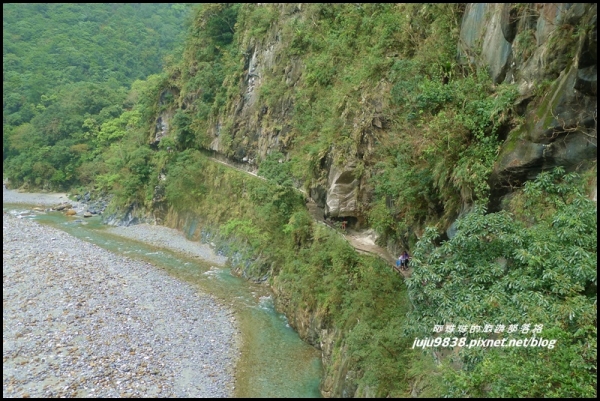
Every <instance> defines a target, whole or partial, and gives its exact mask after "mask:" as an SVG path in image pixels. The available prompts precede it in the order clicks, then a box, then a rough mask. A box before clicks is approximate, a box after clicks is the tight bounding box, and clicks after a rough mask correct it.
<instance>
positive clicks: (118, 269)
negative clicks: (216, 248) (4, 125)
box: [2, 190, 239, 397]
mask: <svg viewBox="0 0 600 401" xmlns="http://www.w3.org/2000/svg"><path fill="white" fill-rule="evenodd" d="M7 192H8V193H9V195H8V196H7ZM10 192H13V191H6V190H5V191H4V199H3V200H4V202H11V203H29V204H44V205H48V204H56V203H57V200H58V201H62V199H64V198H60V196H61V195H59V194H54V195H53V197H50V198H49V197H48V196H47V195H48V194H38V195H39V196H38V197H37V198H36V199H35V200H34V201H31V200H32V199H34V196H35V195H32V196H25V197H26V198H27V199H26V200H25V201H21V202H18V200H19V199H22V198H23V196H21V195H24V194H17V195H18V196H17V195H14V196H13V195H10ZM62 196H64V195H62ZM155 228H156V226H150V227H143V228H137V229H134V230H130V232H132V233H135V232H137V233H138V234H137V236H138V239H142V238H139V237H140V236H141V237H144V236H145V237H152V238H146V239H147V240H153V241H163V242H164V241H165V238H166V237H163V235H167V234H169V233H171V234H172V232H169V231H165V230H162V229H163V228H164V227H161V228H159V229H158V230H156V232H159V234H155V235H154V234H150V229H155ZM166 230H170V229H166ZM132 235H136V234H132ZM180 235H181V234H180ZM181 240H185V238H182V239H181ZM175 241H176V240H175ZM185 241H187V240H185ZM190 242H191V241H190ZM181 243H182V244H185V242H183V241H181ZM193 244H195V246H196V247H197V246H198V245H199V244H198V243H193ZM171 245H172V246H176V244H171ZM202 252H208V251H207V250H204V249H203V250H202ZM214 257H215V258H218V257H217V256H216V255H214ZM217 261H219V260H215V262H217ZM3 309H4V310H3V317H2V320H3V392H2V393H3V397H127V396H132V397H231V396H232V395H233V385H234V376H233V373H234V372H233V369H234V366H235V362H236V360H237V355H238V348H239V339H238V338H237V327H236V322H235V318H234V316H233V313H232V312H231V311H230V310H228V309H227V308H225V307H224V306H222V305H220V304H219V303H218V302H217V301H216V300H215V299H214V298H212V297H210V296H208V295H205V294H202V293H199V292H198V290H197V289H195V288H194V287H192V286H191V285H189V284H186V283H182V282H180V281H178V280H176V279H175V278H173V277H170V276H169V275H167V273H165V272H163V271H162V270H160V269H158V268H156V267H155V266H153V265H151V264H148V263H145V262H141V261H135V260H132V259H129V258H127V257H124V256H117V255H115V254H113V253H111V252H108V251H106V250H104V249H102V248H100V247H98V246H96V245H93V244H90V243H87V242H84V241H81V240H79V239H77V238H74V237H72V236H70V235H68V234H67V233H65V232H63V231H60V230H58V229H54V228H52V227H48V226H43V225H40V224H38V223H36V222H33V221H29V220H27V219H18V218H15V217H13V216H11V215H9V214H7V213H3Z"/></svg>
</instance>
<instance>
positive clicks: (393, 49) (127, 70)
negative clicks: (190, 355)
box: [4, 3, 597, 397]
mask: <svg viewBox="0 0 600 401" xmlns="http://www.w3.org/2000/svg"><path fill="white" fill-rule="evenodd" d="M78 7H82V6H80V5H75V4H70V5H49V4H47V5H40V4H37V5H35V4H31V5H18V6H17V5H10V4H9V5H4V14H5V15H4V82H5V87H4V159H5V160H4V172H5V175H7V176H8V178H9V179H10V181H11V183H13V184H14V185H21V184H24V183H25V184H28V185H31V186H46V187H48V186H50V187H55V188H59V187H63V188H68V187H69V186H73V185H84V186H87V188H93V189H95V190H97V191H100V192H110V193H112V194H114V195H115V196H114V198H113V202H114V203H113V206H114V207H117V208H118V207H124V206H129V205H131V204H137V205H138V206H141V207H142V209H144V208H145V209H146V210H147V211H152V212H154V213H155V216H158V217H159V218H163V219H164V220H165V221H170V222H171V223H172V224H174V225H178V224H179V225H180V222H181V221H182V220H183V219H180V218H179V216H180V215H183V214H185V215H186V216H189V215H191V216H195V217H194V218H196V219H198V220H200V221H201V222H202V224H203V225H204V227H205V228H206V229H211V230H214V231H216V232H218V238H217V239H216V240H215V241H216V242H218V244H219V246H221V247H222V249H223V250H224V252H226V253H227V254H228V256H230V261H231V263H232V265H233V267H234V268H235V269H237V271H239V272H241V273H242V274H243V275H244V277H247V278H251V279H254V280H257V281H264V280H269V282H270V284H271V285H272V287H273V288H274V290H275V291H276V292H277V294H278V297H279V300H280V303H281V304H282V305H284V307H285V308H286V310H287V311H288V312H293V313H295V312H296V311H302V313H306V314H311V315H312V316H317V317H318V318H319V319H321V320H322V321H323V324H324V326H325V327H326V328H327V329H329V330H330V331H329V332H330V333H331V332H334V333H336V337H335V338H334V339H335V344H333V345H332V347H333V352H332V360H331V361H329V364H328V365H327V369H328V371H327V372H326V375H327V377H328V378H332V377H337V376H336V375H339V374H340V372H347V376H346V378H345V379H340V381H344V380H346V381H347V383H349V384H348V386H349V388H350V390H351V391H355V393H352V394H357V395H371V396H391V397H394V396H409V395H411V390H415V391H416V390H417V389H418V393H419V394H420V395H428V396H436V397H439V396H461V397H462V396H468V397H480V396H499V397H516V396H518V397H522V396H540V397H544V396H594V395H595V393H596V379H595V375H596V344H595V340H596V337H597V334H596V317H595V316H596V285H597V282H596V270H595V266H596V264H597V256H596V251H597V248H596V247H597V246H596V242H597V228H596V227H597V217H596V205H595V204H594V203H592V202H590V201H589V200H588V199H587V198H586V196H585V191H584V187H583V182H584V181H582V180H581V178H580V177H578V176H577V175H575V174H566V173H565V171H564V170H561V169H558V170H555V171H554V172H552V173H550V172H545V173H542V174H540V176H539V177H538V179H537V180H536V181H532V182H529V183H527V184H526V185H525V186H524V187H523V188H522V189H519V190H516V191H515V192H514V193H513V194H512V198H511V199H510V202H506V204H505V205H504V206H505V207H504V210H503V211H501V212H498V213H487V211H486V208H485V205H486V204H487V203H488V200H489V199H488V198H489V196H490V188H489V186H488V178H489V175H490V172H491V169H492V166H493V163H494V162H495V161H496V157H497V154H498V149H499V145H500V143H501V131H504V132H506V131H508V130H510V129H511V128H512V127H513V125H516V122H515V117H516V116H515V115H514V114H515V113H514V112H513V110H512V108H513V104H514V103H515V99H516V95H517V92H516V89H515V86H514V85H492V83H491V81H490V79H489V77H488V75H487V72H486V71H478V70H477V69H476V68H474V67H470V66H466V65H465V66H459V65H457V64H456V62H455V57H456V53H457V49H456V44H457V43H458V31H459V30H458V28H459V23H460V20H461V16H462V11H463V7H464V5H461V4H424V5H423V4H417V3H415V4H333V3H332V4H303V5H302V12H301V13H298V11H299V9H298V10H296V9H295V8H294V7H295V6H292V5H274V4H266V3H264V4H260V5H256V4H231V3H227V4H202V5H198V6H196V7H195V8H194V9H193V12H192V13H191V14H192V15H191V23H190V24H189V27H188V32H187V37H186V42H185V46H184V47H183V49H181V51H180V54H179V55H177V56H175V55H173V54H171V55H170V56H168V57H166V59H165V61H166V63H165V67H164V69H163V72H162V73H160V74H157V73H159V72H160V61H161V59H162V56H163V55H164V54H165V53H163V51H164V50H166V48H168V47H171V46H172V45H173V43H174V41H175V40H176V39H175V38H176V36H177V32H179V31H178V28H177V29H176V27H177V26H179V24H181V21H182V19H183V16H184V14H185V10H186V8H185V7H182V6H180V5H152V4H139V5H138V4H136V5H108V4H97V5H88V6H85V10H84V11H82V9H81V8H78ZM94 7H97V9H95V8H94ZM282 10H285V12H284V11H282ZM288 14H289V15H288ZM296 14H299V15H298V16H297V17H291V18H289V19H286V18H287V17H289V16H290V15H296ZM109 17H110V18H109ZM284 17H285V18H284ZM139 21H144V22H139ZM50 22H52V23H50ZM40 27H42V28H44V29H45V32H51V33H52V35H48V34H44V33H43V32H44V29H40ZM274 31H277V32H278V33H279V34H280V35H281V36H280V37H279V39H280V40H281V41H282V42H284V43H285V44H286V47H285V51H284V52H282V53H281V54H279V55H277V57H280V58H281V59H282V60H281V59H279V61H278V62H281V63H284V62H285V63H288V62H289V63H291V64H298V65H300V66H301V67H302V71H303V72H302V74H300V76H299V78H298V80H297V82H294V83H293V84H289V83H288V82H287V80H286V79H285V78H284V76H283V73H282V72H281V71H279V70H278V69H276V68H273V69H265V70H264V74H263V75H264V76H262V85H261V86H260V88H259V90H258V94H257V96H258V100H257V101H259V102H261V104H262V105H264V107H263V108H262V109H263V110H264V113H263V111H262V110H261V112H260V113H258V115H257V116H250V117H249V118H257V119H258V118H262V119H263V120H262V121H263V125H262V126H261V129H263V130H264V132H263V134H264V135H267V134H271V133H275V134H276V135H279V137H278V138H279V139H280V142H281V143H282V146H281V147H280V148H279V149H271V152H270V153H269V154H268V155H267V156H266V157H264V158H263V160H260V159H259V160H257V162H258V163H259V170H258V174H259V175H260V176H261V177H262V178H264V179H256V178H254V177H250V176H248V175H245V174H243V173H240V172H238V171H236V170H233V169H228V168H226V167H224V166H222V165H221V164H218V163H216V162H213V161H211V160H210V159H208V158H207V157H206V153H207V152H206V149H207V148H209V147H210V141H211V140H213V139H215V138H211V137H210V136H209V135H208V134H207V133H208V132H209V131H210V130H211V129H213V128H214V127H217V128H216V129H217V136H218V141H219V143H220V145H221V146H222V149H224V151H225V153H226V154H227V155H228V156H235V157H236V158H237V159H238V160H239V159H242V157H243V156H244V153H243V152H244V147H245V146H246V144H248V143H250V142H249V141H250V139H249V136H252V135H255V136H256V135H258V134H256V133H249V134H248V133H246V134H247V135H246V134H244V135H240V134H239V132H238V128H239V127H237V126H236V125H235V124H236V123H234V120H235V119H234V115H235V114H236V113H237V110H236V109H235V107H234V106H235V105H236V104H237V103H236V101H238V100H239V97H240V96H244V95H243V94H240V89H241V88H243V87H244V84H243V77H244V76H245V75H246V73H247V72H248V71H247V69H248V63H249V60H250V57H251V49H252V47H253V46H254V44H256V43H257V42H260V41H265V40H267V38H268V37H269V35H270V34H271V33H272V32H274ZM115 37H118V38H119V39H118V40H116V39H115V40H113V39H114V38H115ZM271 39H272V38H271ZM83 49H85V51H84V50H83ZM249 49H250V50H249ZM54 60H56V61H54ZM150 74H155V75H150ZM142 78H143V79H144V80H141V79H142ZM283 105H285V107H288V106H289V109H286V110H285V111H282V110H283V109H284V108H285V107H284V106H283ZM276 110H279V114H277V113H276V112H275V111H276ZM273 116H280V117H281V116H285V118H281V120H274V119H273V118H274V117H273ZM237 123H239V122H237ZM161 124H164V125H161ZM163 127H168V129H166V128H165V129H166V132H165V133H166V135H165V136H162V137H161V135H158V134H160V131H161V130H162V129H163ZM374 127H375V128H374ZM159 137H160V138H159ZM158 139H160V141H158ZM350 160H353V161H355V162H356V165H357V167H356V169H355V171H354V174H355V177H356V178H358V179H360V180H361V185H365V186H370V187H371V188H372V191H371V193H372V195H373V197H372V198H369V199H367V198H365V199H359V200H358V202H359V203H360V205H359V209H360V210H361V212H364V215H365V216H366V217H367V218H368V223H369V224H370V225H371V227H373V228H375V229H376V230H377V231H378V232H379V234H381V239H382V240H383V241H387V242H388V243H394V244H401V245H402V247H407V245H408V244H410V245H414V248H413V247H411V249H413V250H414V252H413V261H412V267H413V268H414V273H413V275H412V277H411V278H410V279H409V280H408V281H407V286H405V284H404V282H403V280H402V277H401V276H399V275H397V274H395V273H394V272H393V271H392V270H391V269H390V268H389V266H387V265H386V264H385V263H383V262H382V261H381V260H379V259H377V258H374V257H368V256H365V255H360V254H358V253H357V252H356V251H355V250H354V249H353V248H352V247H351V246H350V245H349V244H348V243H347V242H346V241H344V240H343V239H342V238H341V236H340V235H339V233H337V232H336V231H335V230H332V229H331V228H329V227H326V226H324V225H321V224H317V223H315V222H314V221H313V219H312V217H311V215H310V214H309V213H308V211H307V210H306V205H305V202H304V198H303V196H302V195H301V193H300V192H299V191H297V190H296V189H295V188H294V186H304V188H305V189H307V188H310V187H314V186H315V185H319V184H321V185H323V184H324V183H326V182H327V171H328V169H327V168H325V167H324V166H325V165H326V164H327V163H334V164H337V165H343V164H344V163H346V162H348V161H350ZM361 202H362V203H361ZM465 204H470V205H474V207H473V209H472V210H471V211H470V213H468V214H467V215H466V216H465V217H464V218H463V219H461V220H459V221H458V223H457V229H456V235H455V236H453V237H452V238H451V239H450V240H448V241H445V242H444V241H443V238H442V237H441V236H440V231H441V230H440V229H441V228H445V227H447V226H448V224H449V222H450V221H451V220H452V219H454V218H455V216H456V214H457V212H458V210H459V208H460V207H461V205H465ZM159 211H160V212H159ZM169 219H170V220H169ZM173 222H175V223H173ZM427 226H429V227H428V228H426V227H427ZM419 237H420V238H419ZM298 313H300V312H298ZM488 323H489V324H494V325H498V324H505V325H510V324H519V325H522V324H527V323H531V324H542V325H543V326H544V330H543V333H542V336H543V337H544V338H552V339H556V340H557V341H558V343H557V345H556V347H555V348H554V349H541V348H538V349H534V348H502V349H501V348H481V347H474V348H471V349H468V348H467V347H463V348H455V349H454V350H452V353H451V354H452V355H450V356H448V355H446V354H444V352H443V351H444V350H440V349H437V350H435V353H434V355H435V356H436V358H438V360H439V361H440V362H441V363H440V364H439V365H436V363H435V362H434V359H433V358H432V352H431V351H433V350H431V349H429V350H428V352H423V353H422V352H421V351H420V350H413V349H412V348H411V347H412V344H413V340H414V339H415V337H420V338H423V337H433V336H434V334H433V333H432V332H431V330H432V328H433V327H434V326H435V325H447V324H455V325H471V324H481V325H484V324H488ZM502 335H504V334H501V335H500V336H502ZM467 336H468V339H469V340H471V339H473V338H474V337H476V336H475V335H473V334H470V333H469V334H467ZM505 336H506V335H505ZM505 338H508V336H506V337H505ZM313 340H315V341H317V340H318V339H313ZM344 374H345V375H346V373H344Z"/></svg>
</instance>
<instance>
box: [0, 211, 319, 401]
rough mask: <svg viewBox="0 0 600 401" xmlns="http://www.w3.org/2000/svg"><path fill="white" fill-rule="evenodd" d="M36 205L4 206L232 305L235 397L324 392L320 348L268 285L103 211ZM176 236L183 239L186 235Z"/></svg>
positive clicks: (283, 395) (317, 393)
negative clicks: (146, 237)
mask: <svg viewBox="0 0 600 401" xmlns="http://www.w3.org/2000/svg"><path fill="white" fill-rule="evenodd" d="M33 207H34V205H23V204H8V203H4V204H3V209H4V211H7V212H9V213H11V214H14V215H19V216H22V218H27V219H32V220H35V221H37V222H39V223H41V224H46V225H50V226H52V227H56V228H59V229H61V230H63V231H65V232H67V233H69V234H70V235H72V236H74V237H77V238H80V239H82V240H84V241H88V242H91V243H93V244H96V245H98V246H100V247H102V248H105V249H107V250H109V251H111V252H114V253H117V254H121V255H126V256H128V257H130V258H134V259H140V260H144V261H147V262H149V263H152V264H153V265H155V266H156V267H158V268H160V269H164V270H165V271H166V272H167V273H168V274H170V275H172V276H173V277H176V278H178V279H179V280H182V281H184V282H186V283H188V284H190V285H192V286H194V287H196V288H197V289H198V290H199V291H201V292H203V293H208V294H211V295H213V296H215V297H216V298H217V299H219V300H220V301H221V302H222V303H223V304H225V305H229V307H230V308H232V309H233V310H234V311H235V313H236V319H237V321H238V324H239V328H240V330H241V337H242V348H241V354H240V358H239V361H238V363H237V365H236V383H235V396H236V397H239V398H242V397H243V398H246V397H252V398H258V397H260V398H262V397H265V398H266V397H269V398H271V397H277V398H284V397H285V398H288V397H303V398H311V397H313V398H314V397H321V394H320V392H319V384H320V378H321V377H322V369H323V368H322V364H321V359H320V356H321V355H320V352H319V351H318V350H316V349H315V348H314V347H312V346H310V345H308V344H306V343H305V342H303V341H302V340H301V339H300V337H299V336H298V334H297V333H296V332H295V331H294V330H293V329H292V328H291V327H290V326H289V324H288V322H287V319H286V317H285V316H284V315H282V314H280V313H278V312H276V311H275V309H274V306H273V299H272V294H271V292H270V290H269V289H268V288H266V287H265V286H264V285H258V284H254V283H251V282H248V281H246V280H243V279H241V278H238V277H236V276H234V275H232V274H231V271H230V270H229V268H227V267H223V266H218V265H217V266H216V265H215V264H213V263H209V262H207V261H203V260H200V259H198V258H192V257H190V256H189V255H186V254H183V253H178V252H174V251H172V250H169V249H166V248H161V247H156V246H153V245H149V244H147V243H142V242H139V241H135V240H132V239H128V238H125V237H122V236H117V235H115V234H113V233H110V232H109V231H110V230H109V229H107V226H105V225H103V224H102V223H101V221H100V217H99V216H95V217H91V218H89V219H84V220H83V219H81V217H79V216H73V217H71V216H66V215H64V214H63V213H61V212H39V211H33V210H32V209H33ZM150 228H151V227H150ZM178 235H181V236H182V240H185V238H183V234H178Z"/></svg>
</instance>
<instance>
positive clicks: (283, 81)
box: [153, 3, 597, 222]
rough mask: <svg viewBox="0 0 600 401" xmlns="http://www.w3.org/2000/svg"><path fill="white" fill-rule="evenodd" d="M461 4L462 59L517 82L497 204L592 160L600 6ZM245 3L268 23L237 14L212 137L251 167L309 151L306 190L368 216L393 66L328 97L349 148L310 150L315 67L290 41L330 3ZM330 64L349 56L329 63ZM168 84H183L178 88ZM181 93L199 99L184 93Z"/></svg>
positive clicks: (161, 127)
mask: <svg viewBox="0 0 600 401" xmlns="http://www.w3.org/2000/svg"><path fill="white" fill-rule="evenodd" d="M356 7H360V6H356ZM459 11H464V12H463V14H462V20H461V23H460V28H459V35H458V43H457V44H456V45H457V48H458V57H457V62H458V63H459V64H462V65H463V67H465V68H467V69H468V68H471V69H474V68H478V67H485V68H487V69H488V71H489V74H490V76H491V78H492V80H493V82H495V83H498V84H499V83H511V84H512V83H514V84H515V85H517V86H518V91H519V99H518V100H517V102H516V104H515V105H514V110H513V112H514V113H515V116H516V117H517V119H516V122H513V124H511V125H508V126H505V127H504V128H503V132H501V133H500V136H501V138H500V139H502V140H504V143H503V144H502V146H501V148H500V151H499V156H498V158H497V161H496V163H495V166H494V169H493V174H492V176H491V178H490V180H489V183H490V184H491V186H492V190H493V193H492V194H493V196H492V204H498V203H499V202H498V200H499V198H500V197H502V196H503V195H505V194H506V193H507V192H508V191H509V188H510V187H514V186H515V185H517V186H518V185H520V184H522V183H523V182H524V180H527V179H531V178H533V177H535V175H536V174H537V173H538V172H539V171H541V170H543V169H548V168H551V167H554V166H558V165H562V166H567V167H568V168H571V169H572V168H575V167H577V166H578V165H580V164H581V163H582V162H584V161H587V160H595V158H596V137H595V129H596V128H595V127H596V117H595V116H596V46H597V43H596V5H593V4H581V3H557V4H549V3H537V4H533V5H525V4H517V3H509V4H496V3H472V4H468V5H467V6H466V8H465V9H464V10H459ZM240 13H245V14H246V15H250V16H256V15H268V16H269V17H264V18H263V19H266V21H264V20H261V21H262V23H263V26H264V28H263V30H262V31H260V32H259V33H257V30H256V29H255V27H254V28H253V25H252V24H256V23H257V20H256V18H254V19H252V18H249V17H248V18H245V19H244V20H243V21H240V20H238V28H237V35H238V42H237V43H238V46H239V55H240V58H239V61H237V66H238V68H237V71H236V72H235V73H233V74H230V75H228V76H226V77H225V79H224V81H223V85H224V86H227V87H228V94H227V100H226V102H225V105H224V106H223V107H221V108H220V111H219V113H218V114H217V115H212V116H211V117H210V118H209V119H208V121H209V123H208V124H207V125H206V126H205V132H204V133H203V134H204V135H206V138H205V141H204V144H205V146H206V147H207V148H209V149H211V150H214V151H216V152H218V153H220V154H222V155H225V156H226V157H228V158H229V159H231V160H232V161H236V162H240V163H247V164H248V168H249V169H254V170H256V169H257V168H258V164H259V163H260V161H262V160H264V159H265V157H266V156H267V155H268V154H270V153H273V152H276V151H277V152H281V153H282V154H283V155H285V160H291V159H293V158H296V159H302V158H304V159H308V158H311V160H310V161H309V162H308V163H309V164H311V168H312V169H313V171H312V174H311V175H310V176H309V177H304V180H302V179H301V180H300V182H298V184H299V185H304V186H305V187H306V188H307V189H309V190H310V193H311V195H312V197H313V198H314V199H315V200H316V201H317V202H318V203H319V204H320V206H321V207H323V208H324V209H325V212H326V214H328V215H331V216H334V217H348V216H353V217H355V218H356V219H357V221H359V222H362V221H364V219H365V215H364V209H365V205H368V203H369V201H370V199H372V195H373V193H372V191H373V188H372V186H370V185H369V182H368V181H369V180H368V179H369V176H370V174H372V173H373V171H374V170H373V165H374V163H375V161H376V160H375V159H374V158H373V157H371V156H372V155H373V153H375V152H376V151H377V150H376V147H377V143H378V138H381V137H385V136H386V135H392V136H393V135H395V133H394V131H393V127H391V126H390V123H389V121H388V120H389V116H390V115H392V114H393V113H391V112H390V105H389V101H390V90H391V88H392V85H391V84H390V76H389V71H381V72H377V75H378V77H379V79H377V77H375V79H365V80H364V82H363V83H362V84H360V85H358V86H357V87H355V88H352V90H350V91H347V92H344V91H340V94H341V95H344V96H345V98H343V99H340V98H336V97H333V98H332V100H334V101H335V103H333V104H331V109H332V112H333V113H334V114H336V120H337V124H338V126H337V127H333V129H337V130H340V131H341V130H342V129H343V130H345V131H346V132H348V141H347V142H346V143H345V145H346V146H347V147H348V149H341V148H340V146H339V145H338V144H336V145H333V146H331V147H329V148H320V149H318V151H316V152H315V153H314V154H310V155H307V154H305V153H304V154H303V152H305V150H304V149H303V148H302V147H301V146H300V145H299V142H302V141H299V136H300V135H299V133H298V131H299V129H301V127H298V124H299V121H298V119H297V116H298V111H299V109H300V108H303V109H305V108H310V107H311V99H310V98H308V99H306V98H303V97H302V95H303V94H304V92H306V91H304V92H303V90H304V89H306V88H307V87H308V86H309V85H310V84H311V83H312V82H313V81H314V74H315V73H314V72H313V71H312V70H310V68H309V71H307V64H306V62H305V58H306V57H305V55H306V54H305V53H304V54H303V53H302V51H295V50H294V49H295V48H294V44H295V43H296V42H299V41H301V40H306V38H305V36H306V35H311V34H314V35H317V34H319V32H320V31H318V30H317V29H315V30H314V31H313V32H310V31H307V29H308V28H307V27H310V26H311V25H314V26H317V25H318V24H321V25H322V24H324V22H323V21H322V20H323V15H322V14H323V13H324V11H322V10H321V11H320V14H317V11H315V9H314V7H313V8H311V7H309V5H302V4H282V5H258V6H253V5H246V6H244V8H243V9H242V10H241V11H240ZM298 27H301V28H298ZM404 34H408V32H406V33H404ZM448 34H450V33H448ZM302 35H304V36H302ZM415 40H418V39H415ZM423 40H426V39H423ZM324 51H325V50H324ZM313 53H314V52H313ZM323 56H324V57H326V55H323ZM395 56H397V54H393V53H392V54H390V55H389V56H388V57H389V58H390V59H397V58H398V57H395ZM332 57H333V56H332ZM360 57H361V54H360V52H358V51H357V59H360ZM359 61H360V60H359ZM309 67H310V66H309ZM327 67H328V68H332V69H334V70H335V69H342V68H343V67H344V66H341V65H334V63H330V64H328V65H327ZM197 68H199V67H197V66H194V67H193V69H197ZM190 69H192V66H190ZM313 70H314V68H313ZM327 85H328V86H329V87H331V86H334V87H335V85H341V84H339V83H328V84H327ZM168 91H169V92H170V93H174V94H175V95H177V94H178V93H179V89H178V88H175V89H173V88H170V89H169V90H168ZM307 93H308V92H307ZM313 95H314V93H313ZM179 103H180V104H181V103H183V104H185V103H189V104H193V101H190V99H189V95H188V98H187V99H180V101H179ZM315 112H318V111H317V110H315ZM172 117H173V112H172V110H170V111H169V110H167V111H165V112H163V114H161V115H160V116H159V117H158V119H157V131H156V133H155V135H154V137H153V140H154V141H156V142H158V141H160V138H161V137H163V136H164V135H165V134H166V133H167V132H169V127H170V123H169V120H170V119H171V118H172ZM315 120H318V119H317V118H315ZM308 123H310V122H308ZM327 129H331V128H330V127H316V128H315V131H316V132H318V131H319V130H327ZM338 143H339V142H338ZM365 167H366V168H365ZM357 168H358V169H359V171H357ZM464 208H465V205H463V206H462V209H464ZM457 211H458V210H457Z"/></svg>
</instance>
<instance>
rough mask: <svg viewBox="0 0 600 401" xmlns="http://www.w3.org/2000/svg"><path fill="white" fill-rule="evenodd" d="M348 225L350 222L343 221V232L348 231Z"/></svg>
mask: <svg viewBox="0 0 600 401" xmlns="http://www.w3.org/2000/svg"><path fill="white" fill-rule="evenodd" d="M346 224H348V222H347V221H346V220H343V221H342V231H346Z"/></svg>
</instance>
